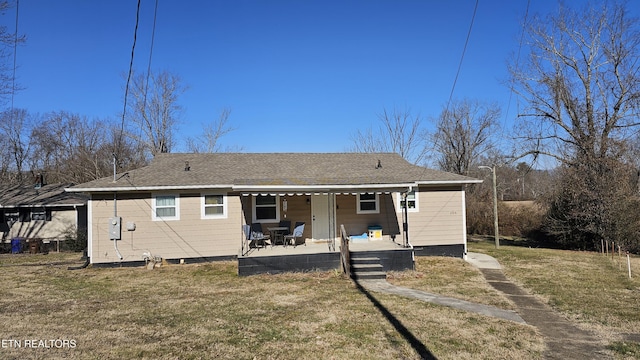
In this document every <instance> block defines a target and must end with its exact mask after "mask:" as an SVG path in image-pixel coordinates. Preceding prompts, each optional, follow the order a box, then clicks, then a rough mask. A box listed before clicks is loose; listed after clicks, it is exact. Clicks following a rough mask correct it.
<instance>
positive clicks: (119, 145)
mask: <svg viewBox="0 0 640 360" xmlns="http://www.w3.org/2000/svg"><path fill="white" fill-rule="evenodd" d="M139 22H140V0H138V7H137V9H136V26H135V28H134V30H133V45H132V46H131V59H130V61H129V74H128V76H127V83H126V85H125V88H124V106H123V109H122V123H121V126H120V137H119V139H118V148H117V149H116V150H117V152H116V154H117V155H120V150H121V148H122V135H123V133H124V118H125V115H126V113H127V96H128V95H129V83H130V81H131V74H132V73H133V58H134V54H135V50H136V40H137V37H138V23H139Z"/></svg>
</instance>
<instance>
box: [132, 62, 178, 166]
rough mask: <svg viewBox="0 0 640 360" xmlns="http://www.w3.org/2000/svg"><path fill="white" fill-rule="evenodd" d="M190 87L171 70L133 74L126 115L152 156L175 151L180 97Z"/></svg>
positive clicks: (133, 129) (138, 137)
mask: <svg viewBox="0 0 640 360" xmlns="http://www.w3.org/2000/svg"><path fill="white" fill-rule="evenodd" d="M185 90H186V87H185V86H184V85H182V83H181V79H180V77H179V76H177V75H174V74H171V73H170V72H168V71H161V72H159V73H157V74H154V73H151V74H139V75H134V76H133V77H132V82H131V88H130V92H129V96H130V98H129V99H128V105H127V107H128V109H127V116H126V118H127V119H128V120H129V122H130V126H129V132H130V134H131V136H132V137H133V138H134V139H136V140H137V141H139V142H140V143H142V144H143V145H144V148H145V151H147V152H148V154H149V155H150V156H152V157H153V156H155V155H156V154H158V153H166V152H171V149H172V148H173V146H174V145H175V139H174V137H173V134H174V133H175V132H176V128H177V126H178V122H179V119H180V116H181V111H182V106H180V105H179V103H178V100H179V97H180V95H182V93H184V91H185Z"/></svg>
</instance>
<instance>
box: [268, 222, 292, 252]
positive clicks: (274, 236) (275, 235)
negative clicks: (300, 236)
mask: <svg viewBox="0 0 640 360" xmlns="http://www.w3.org/2000/svg"><path fill="white" fill-rule="evenodd" d="M267 230H269V233H271V247H273V245H274V244H276V245H277V243H278V242H281V243H282V245H284V246H285V247H286V246H287V243H286V242H285V241H284V235H285V234H284V233H285V231H289V228H288V227H286V226H276V227H270V228H267Z"/></svg>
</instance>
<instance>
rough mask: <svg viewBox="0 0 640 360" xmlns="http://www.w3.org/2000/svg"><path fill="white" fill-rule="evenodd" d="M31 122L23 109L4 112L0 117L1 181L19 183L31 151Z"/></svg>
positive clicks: (26, 168) (26, 167)
mask: <svg viewBox="0 0 640 360" xmlns="http://www.w3.org/2000/svg"><path fill="white" fill-rule="evenodd" d="M30 128H31V120H30V118H29V114H28V113H27V111H26V110H24V109H14V110H7V111H4V112H3V113H2V114H1V116H0V139H1V141H2V143H4V144H3V146H2V149H3V150H2V171H1V172H2V174H3V179H2V180H3V181H6V182H8V183H21V182H22V181H23V177H24V171H25V170H28V164H27V161H28V159H29V156H30V153H31V149H30V141H29V131H30Z"/></svg>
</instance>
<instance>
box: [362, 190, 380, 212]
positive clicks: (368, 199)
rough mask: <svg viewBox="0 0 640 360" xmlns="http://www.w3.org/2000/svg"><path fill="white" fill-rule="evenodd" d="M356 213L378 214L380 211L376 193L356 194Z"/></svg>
mask: <svg viewBox="0 0 640 360" xmlns="http://www.w3.org/2000/svg"><path fill="white" fill-rule="evenodd" d="M357 201H358V204H357V205H358V208H357V213H358V214H378V213H380V206H379V201H380V199H379V197H378V194H358V200H357Z"/></svg>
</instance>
